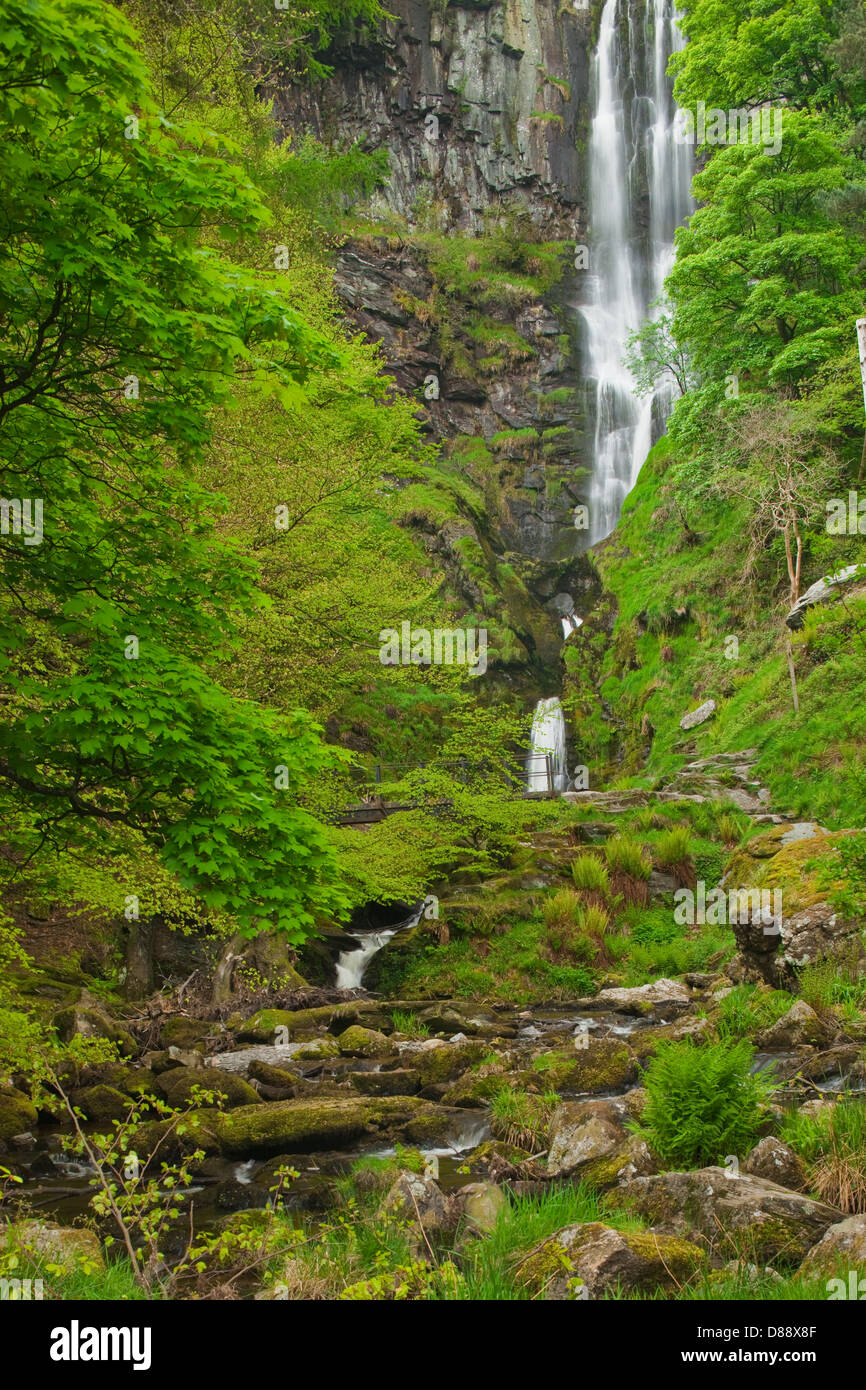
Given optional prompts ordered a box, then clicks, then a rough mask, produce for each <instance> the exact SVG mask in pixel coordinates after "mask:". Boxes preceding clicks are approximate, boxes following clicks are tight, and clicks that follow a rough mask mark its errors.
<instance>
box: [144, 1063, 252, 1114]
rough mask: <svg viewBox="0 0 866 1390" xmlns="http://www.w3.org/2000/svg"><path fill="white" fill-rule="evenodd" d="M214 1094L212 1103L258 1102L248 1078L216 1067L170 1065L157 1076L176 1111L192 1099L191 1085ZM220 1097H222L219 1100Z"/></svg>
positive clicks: (161, 1088)
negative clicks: (245, 1079) (170, 1067)
mask: <svg viewBox="0 0 866 1390" xmlns="http://www.w3.org/2000/svg"><path fill="white" fill-rule="evenodd" d="M196 1087H197V1088H198V1089H199V1090H202V1091H212V1092H213V1093H214V1101H213V1104H214V1105H225V1106H228V1107H229V1108H231V1107H232V1106H235V1105H258V1104H260V1099H259V1095H258V1092H257V1091H254V1090H253V1088H252V1086H251V1085H250V1084H249V1082H248V1081H244V1080H243V1078H242V1077H240V1076H235V1074H234V1073H233V1072H230V1071H220V1070H219V1068H218V1067H174V1068H173V1069H172V1070H171V1071H165V1072H163V1073H162V1075H161V1076H160V1078H159V1088H160V1090H161V1091H162V1094H163V1095H164V1096H165V1098H166V1100H167V1101H168V1103H169V1105H171V1106H173V1107H174V1108H175V1109H177V1110H182V1109H183V1108H184V1106H186V1105H189V1104H190V1103H191V1101H192V1093H193V1089H194V1088H196ZM220 1097H222V1099H220Z"/></svg>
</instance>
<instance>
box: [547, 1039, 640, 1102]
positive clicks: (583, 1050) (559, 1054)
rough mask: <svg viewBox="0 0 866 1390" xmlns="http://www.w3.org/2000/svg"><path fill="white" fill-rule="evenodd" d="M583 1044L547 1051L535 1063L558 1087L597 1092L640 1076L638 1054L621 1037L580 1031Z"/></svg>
mask: <svg viewBox="0 0 866 1390" xmlns="http://www.w3.org/2000/svg"><path fill="white" fill-rule="evenodd" d="M578 1041H579V1042H580V1044H581V1045H580V1046H579V1047H577V1046H575V1047H571V1048H568V1049H566V1048H561V1049H558V1050H557V1051H555V1052H543V1053H541V1054H540V1055H539V1056H538V1057H536V1059H535V1063H534V1066H535V1068H536V1069H537V1070H538V1071H539V1072H540V1073H541V1074H542V1076H543V1077H544V1080H545V1081H546V1082H547V1083H548V1084H549V1085H550V1086H552V1087H553V1089H554V1090H555V1091H573V1092H577V1093H580V1094H584V1095H595V1094H596V1093H597V1092H598V1091H618V1090H621V1089H622V1088H623V1087H625V1086H627V1085H628V1084H629V1082H631V1081H634V1080H635V1079H636V1077H637V1058H636V1057H635V1055H634V1053H633V1052H632V1050H631V1048H630V1047H629V1046H628V1044H627V1043H625V1042H623V1041H622V1039H621V1038H593V1037H590V1036H589V1035H588V1034H587V1033H583V1034H581V1035H580V1038H579V1039H578Z"/></svg>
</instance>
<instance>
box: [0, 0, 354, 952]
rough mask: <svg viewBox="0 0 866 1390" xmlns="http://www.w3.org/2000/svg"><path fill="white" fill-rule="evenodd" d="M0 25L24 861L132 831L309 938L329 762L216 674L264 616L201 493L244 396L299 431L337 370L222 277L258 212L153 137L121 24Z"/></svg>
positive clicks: (9, 680) (10, 18) (0, 768)
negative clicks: (25, 528)
mask: <svg viewBox="0 0 866 1390" xmlns="http://www.w3.org/2000/svg"><path fill="white" fill-rule="evenodd" d="M5 19H6V23H5V26H4V29H3V31H2V33H0V51H2V53H3V58H4V65H3V66H4V72H3V77H2V80H0V122H2V124H3V126H4V130H5V144H4V151H5V157H4V161H3V169H2V172H0V226H2V233H3V238H2V246H0V283H2V291H0V468H2V474H0V487H2V492H3V495H4V497H7V498H13V499H25V498H26V499H38V500H39V501H40V503H41V504H42V506H43V508H44V535H43V537H42V538H41V544H27V545H25V544H24V543H23V542H24V540H25V539H26V538H25V537H23V536H22V535H20V534H15V533H14V530H11V529H9V528H7V527H5V526H4V534H3V535H2V537H0V595H2V603H0V643H2V648H0V680H2V722H0V777H2V778H3V779H4V780H5V782H6V783H7V785H8V786H9V787H10V788H11V789H12V791H13V793H14V796H15V797H16V798H17V801H18V804H20V805H21V806H22V807H24V808H25V809H26V811H27V813H28V815H29V816H30V824H31V830H30V833H29V834H28V833H26V832H24V831H22V834H21V839H20V843H19V846H18V848H19V850H20V851H22V852H23V851H26V852H27V853H33V852H35V851H36V850H37V849H38V848H40V847H41V848H47V847H50V848H52V849H58V848H62V847H64V846H67V845H74V844H76V843H79V842H80V841H81V840H82V839H85V840H89V841H90V842H92V841H93V840H94V839H96V840H97V841H98V840H100V839H102V840H103V841H105V843H106V844H107V843H108V842H109V839H110V836H109V830H110V827H112V826H122V827H126V828H130V829H132V830H133V831H135V832H136V833H138V834H140V835H141V836H142V837H144V838H145V839H146V840H147V841H149V842H151V843H153V844H155V845H156V846H157V847H158V849H159V851H160V853H161V855H162V857H163V859H164V862H165V863H166V864H167V865H168V866H169V867H170V868H172V869H173V870H174V871H175V872H176V873H177V874H178V876H179V877H180V879H181V881H182V883H184V884H185V885H188V886H193V887H195V888H196V889H197V890H198V891H199V892H200V893H201V895H202V897H203V898H204V900H205V901H206V902H207V903H208V904H209V905H211V906H213V907H217V908H225V909H227V910H229V911H230V912H232V913H234V914H236V915H237V918H238V920H239V922H240V923H241V925H242V926H243V927H244V928H245V929H248V930H254V929H256V928H257V927H259V926H261V925H262V924H264V923H265V922H272V923H276V924H278V925H280V926H281V927H283V928H284V929H286V930H288V931H290V932H292V933H293V934H294V936H295V937H297V936H299V935H302V934H303V930H304V926H305V924H308V923H310V922H311V921H312V909H313V908H315V907H323V906H329V907H331V908H333V909H335V910H339V908H340V907H341V905H342V902H343V899H342V896H341V894H340V893H339V891H338V890H337V889H336V887H335V885H334V882H333V878H334V869H333V865H332V861H331V856H330V851H329V846H328V841H327V838H326V836H325V833H324V831H323V829H322V827H320V826H319V825H318V824H317V823H316V821H315V820H314V819H313V818H312V817H311V816H310V815H309V814H308V813H306V812H305V811H303V810H302V809H301V807H300V805H299V804H298V803H299V796H300V794H301V792H302V790H303V787H304V785H305V783H306V781H307V779H308V778H309V777H311V776H313V775H315V774H316V772H317V771H318V770H319V769H320V768H323V767H325V766H327V765H330V764H332V763H333V761H334V756H335V755H334V754H333V753H332V752H331V751H329V750H327V749H326V748H325V747H324V746H323V745H322V744H321V741H320V738H319V734H318V732H317V729H316V727H315V725H314V724H313V722H312V721H311V720H310V719H309V717H308V716H306V715H304V714H303V713H302V712H297V713H294V714H292V715H290V716H288V717H285V718H277V717H275V716H274V715H272V714H269V713H268V712H267V711H266V710H264V709H262V708H260V707H258V706H256V705H255V704H254V703H252V702H250V701H246V700H243V699H238V698H235V697H232V696H230V695H229V694H228V693H227V692H226V691H225V690H224V689H222V688H221V687H220V686H219V685H218V684H217V683H216V682H215V681H214V679H213V677H212V675H211V674H209V672H210V671H211V670H212V669H213V667H214V665H215V663H216V662H217V661H219V660H220V659H225V658H227V657H228V655H229V653H230V652H231V650H232V648H233V645H235V644H236V642H237V625H238V617H239V614H240V612H241V611H242V610H243V609H244V608H246V607H249V606H251V605H255V604H257V603H259V602H261V601H262V599H261V596H260V594H259V592H258V590H257V588H256V585H255V573H256V570H255V566H254V564H253V563H252V562H251V561H250V560H248V559H244V558H243V557H242V556H240V555H239V553H238V552H237V549H236V548H235V547H234V546H232V545H231V544H229V543H227V542H226V541H224V540H221V539H220V538H219V537H218V536H217V534H216V532H215V520H216V517H217V515H218V513H219V511H220V509H221V507H222V506H223V503H222V502H221V499H220V498H219V496H218V494H215V493H213V492H211V491H209V490H208V489H207V488H205V487H203V486H202V485H201V483H200V482H199V481H197V478H196V465H197V463H198V462H199V461H200V459H201V457H202V454H203V451H204V450H205V449H206V448H207V446H208V444H209V440H210V434H211V428H212V418H213V412H214V410H215V408H216V407H219V406H221V405H223V404H226V403H229V402H230V401H231V400H232V397H233V393H234V392H235V391H236V390H237V384H238V382H239V381H244V382H246V383H247V389H248V390H251V391H255V392H257V393H258V394H260V395H261V397H262V398H263V399H269V398H271V399H276V400H278V401H279V402H281V403H282V404H283V405H288V404H290V403H291V402H293V401H297V400H298V398H299V395H300V394H301V392H302V390H303V383H304V381H305V380H306V379H307V378H308V376H309V373H310V371H311V370H312V369H313V368H314V367H316V368H318V369H320V370H329V369H331V368H334V367H336V366H337V365H338V364H339V352H338V350H336V349H335V348H334V347H333V346H329V345H328V344H326V342H325V340H324V339H323V337H322V336H321V334H319V333H318V332H316V331H314V330H312V329H311V328H310V327H308V326H307V325H306V324H305V323H304V322H303V320H302V318H301V317H300V316H299V315H298V314H297V313H296V312H295V311H294V310H293V308H292V307H291V305H290V304H289V303H288V302H287V300H286V298H285V296H284V295H282V294H281V293H280V290H279V288H278V287H277V286H276V285H275V284H274V283H273V281H272V280H271V279H269V278H268V277H266V276H262V275H261V274H259V273H257V272H256V271H254V270H250V269H249V268H247V267H246V266H244V264H243V263H242V262H239V261H237V260H232V259H229V258H228V257H227V255H226V253H225V246H226V243H227V242H228V241H230V240H232V239H235V238H237V237H238V236H239V235H240V236H247V237H255V236H260V235H261V234H262V231H263V229H264V228H265V227H266V225H267V222H268V219H269V213H268V210H267V208H266V207H265V206H264V204H263V203H262V201H261V199H260V197H259V196H258V194H257V193H256V191H255V189H254V188H253V187H252V186H251V184H250V182H249V180H248V179H247V178H246V176H245V175H244V174H243V172H242V171H241V170H239V169H238V168H237V167H235V166H234V165H232V164H231V163H230V162H229V160H227V159H226V158H225V157H224V153H225V151H224V148H223V146H224V142H220V141H219V140H218V138H217V137H216V136H215V135H214V134H213V132H210V131H208V130H207V129H206V128H205V127H203V126H202V125H200V124H196V123H190V122H186V123H184V124H177V125H174V124H172V123H171V122H170V121H169V120H167V119H166V118H165V117H164V116H163V115H161V114H160V112H159V110H158V109H157V106H156V104H155V102H154V99H153V96H152V93H151V91H150V87H149V83H148V77H147V72H146V70H145V68H144V66H143V64H142V61H141V59H140V57H139V56H138V53H137V51H136V36H135V34H134V31H133V30H132V29H131V28H130V27H129V25H128V24H127V22H126V21H125V20H124V19H123V18H122V17H121V16H120V15H119V14H118V13H117V12H116V11H114V10H112V9H111V8H109V7H107V6H104V5H102V4H98V3H93V0H56V3H53V2H52V0H10V4H9V5H7V7H6V15H5ZM31 539H32V538H31Z"/></svg>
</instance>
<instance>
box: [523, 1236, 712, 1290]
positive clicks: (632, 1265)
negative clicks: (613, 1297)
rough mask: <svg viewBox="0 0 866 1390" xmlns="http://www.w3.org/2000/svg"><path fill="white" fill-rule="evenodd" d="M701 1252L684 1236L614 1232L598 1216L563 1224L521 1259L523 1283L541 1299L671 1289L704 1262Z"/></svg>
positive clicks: (688, 1276) (684, 1280)
mask: <svg viewBox="0 0 866 1390" xmlns="http://www.w3.org/2000/svg"><path fill="white" fill-rule="evenodd" d="M706 1259H707V1257H706V1253H705V1251H703V1250H701V1249H700V1248H699V1247H698V1246H696V1245H694V1244H692V1243H691V1242H690V1241H687V1240H683V1239H681V1238H677V1237H675V1236H670V1235H665V1234H662V1233H660V1232H657V1231H617V1230H614V1228H613V1227H611V1226H605V1225H603V1224H602V1223H601V1222H600V1221H590V1222H581V1223H580V1224H577V1225H574V1226H565V1227H564V1228H563V1229H562V1230H561V1231H557V1233H556V1235H553V1236H550V1237H549V1238H548V1239H547V1240H545V1241H543V1242H542V1244H541V1245H539V1246H537V1247H536V1248H535V1250H533V1251H532V1252H531V1253H530V1255H529V1256H528V1257H527V1258H526V1259H525V1260H524V1261H523V1262H522V1264H521V1265H520V1268H519V1272H518V1278H519V1280H520V1282H521V1284H523V1286H524V1288H526V1289H528V1290H529V1291H530V1292H532V1293H533V1294H535V1295H536V1296H540V1297H542V1298H544V1299H545V1300H546V1301H558V1302H561V1301H566V1300H574V1299H600V1298H604V1296H605V1293H606V1292H607V1291H608V1290H613V1289H616V1288H619V1289H621V1290H622V1291H623V1292H625V1293H629V1292H631V1291H637V1290H641V1291H649V1290H652V1289H658V1288H662V1289H675V1288H678V1287H681V1286H682V1285H683V1284H685V1283H687V1282H688V1280H689V1279H690V1278H691V1277H692V1276H693V1275H694V1274H695V1273H696V1272H697V1271H698V1270H700V1269H701V1268H702V1267H703V1266H704V1265H705V1264H706Z"/></svg>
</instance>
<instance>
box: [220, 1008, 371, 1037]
mask: <svg viewBox="0 0 866 1390" xmlns="http://www.w3.org/2000/svg"><path fill="white" fill-rule="evenodd" d="M358 1016H359V1014H358V1009H357V1008H356V1007H355V1006H354V1005H352V1004H323V1005H321V1007H318V1008H315V1009H259V1010H258V1011H257V1012H256V1013H254V1014H253V1015H252V1017H251V1018H247V1019H245V1020H244V1021H243V1022H242V1023H240V1024H239V1025H238V1028H237V1037H238V1038H239V1039H240V1041H241V1042H260V1043H273V1042H279V1041H281V1040H283V1041H284V1040H285V1038H286V1034H287V1035H288V1040H289V1041H292V1042H294V1041H295V1040H296V1039H297V1038H298V1037H303V1036H307V1035H309V1034H312V1033H317V1032H324V1031H325V1030H326V1029H330V1031H331V1032H332V1033H339V1032H340V1031H342V1029H343V1028H348V1027H349V1026H350V1025H351V1024H353V1023H356V1022H357V1020H358Z"/></svg>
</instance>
